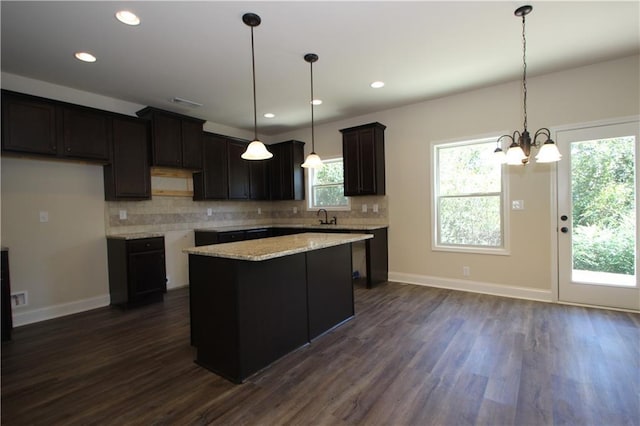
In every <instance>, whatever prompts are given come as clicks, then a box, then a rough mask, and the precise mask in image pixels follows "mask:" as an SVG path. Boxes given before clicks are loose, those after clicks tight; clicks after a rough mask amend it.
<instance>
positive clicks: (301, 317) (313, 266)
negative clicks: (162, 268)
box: [184, 233, 373, 383]
mask: <svg viewBox="0 0 640 426" xmlns="http://www.w3.org/2000/svg"><path fill="white" fill-rule="evenodd" d="M369 238H373V236H372V235H371V234H352V233H349V234H338V233H335V234H333V233H303V234H296V235H288V236H281V237H272V238H262V239H258V240H250V241H239V242H233V243H225V244H215V245H208V246H200V247H193V248H188V249H185V250H184V252H185V253H188V254H189V296H190V304H191V338H192V344H193V346H195V348H196V352H197V353H196V363H198V364H199V365H201V366H203V367H205V368H207V369H209V370H211V371H213V372H215V373H217V374H219V375H221V376H223V377H226V378H227V379H229V380H231V381H233V382H236V383H242V381H244V380H245V379H246V378H247V377H249V376H250V375H252V374H254V373H255V372H257V371H259V370H261V369H262V368H264V367H267V366H268V365H269V364H271V363H272V362H274V361H275V360H277V359H279V358H280V357H282V356H284V355H286V354H287V353H289V352H291V351H293V350H295V349H297V348H299V347H301V346H303V345H305V344H308V343H309V342H311V341H312V340H313V339H315V338H317V337H318V336H320V335H322V334H323V333H325V332H327V331H328V330H330V329H332V328H334V327H336V326H337V325H339V324H341V323H343V322H345V321H347V320H349V319H350V318H352V317H353V315H354V300H353V285H352V281H351V243H354V242H357V241H363V240H367V239H369Z"/></svg>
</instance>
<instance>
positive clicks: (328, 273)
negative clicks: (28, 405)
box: [307, 244, 355, 340]
mask: <svg viewBox="0 0 640 426" xmlns="http://www.w3.org/2000/svg"><path fill="white" fill-rule="evenodd" d="M347 259H348V261H345V260H347ZM351 268H352V266H351V244H345V245H341V246H338V247H332V248H328V249H322V250H314V251H310V252H308V253H307V291H308V297H309V302H308V304H309V307H308V309H309V339H310V340H312V339H314V338H316V337H318V336H320V335H321V334H323V333H326V332H327V331H329V330H331V329H332V328H334V327H336V326H337V325H340V324H341V323H343V322H344V321H346V320H348V319H349V318H351V317H353V316H354V314H355V309H354V299H353V284H352V282H351Z"/></svg>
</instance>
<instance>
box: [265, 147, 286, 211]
mask: <svg viewBox="0 0 640 426" xmlns="http://www.w3.org/2000/svg"><path fill="white" fill-rule="evenodd" d="M269 151H271V152H272V153H273V157H272V158H271V159H270V160H269V166H268V168H269V186H270V194H271V199H272V200H282V199H283V198H282V196H283V195H282V192H283V188H282V185H283V181H282V167H283V166H282V162H283V161H284V159H283V158H282V157H283V152H284V147H283V145H282V144H274V145H271V146H270V147H269Z"/></svg>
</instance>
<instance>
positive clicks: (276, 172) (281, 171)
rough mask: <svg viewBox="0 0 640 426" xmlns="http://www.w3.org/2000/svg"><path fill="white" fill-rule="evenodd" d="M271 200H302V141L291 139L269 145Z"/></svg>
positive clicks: (303, 192) (303, 189)
mask: <svg viewBox="0 0 640 426" xmlns="http://www.w3.org/2000/svg"><path fill="white" fill-rule="evenodd" d="M269 150H271V152H273V158H272V159H271V160H269V161H270V163H269V180H270V184H271V199H272V200H304V194H305V188H304V169H303V168H302V166H301V165H302V163H303V162H304V142H301V141H296V140H291V141H286V142H280V143H276V144H272V145H269Z"/></svg>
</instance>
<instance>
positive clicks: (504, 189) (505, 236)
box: [430, 133, 511, 256]
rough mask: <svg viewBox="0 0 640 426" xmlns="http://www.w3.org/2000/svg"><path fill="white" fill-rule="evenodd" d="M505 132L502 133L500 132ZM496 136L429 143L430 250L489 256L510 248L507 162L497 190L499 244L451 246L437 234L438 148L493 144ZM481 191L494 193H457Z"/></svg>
mask: <svg viewBox="0 0 640 426" xmlns="http://www.w3.org/2000/svg"><path fill="white" fill-rule="evenodd" d="M501 134H504V133H501ZM498 137H499V135H494V134H491V135H485V136H475V137H470V138H464V139H455V140H447V141H436V142H432V144H431V145H432V146H431V148H432V157H431V166H432V167H431V170H432V176H431V177H432V179H431V185H430V186H431V235H432V238H431V249H432V250H433V251H444V252H454V253H474V254H492V255H503V256H506V255H509V254H511V251H510V233H509V229H510V226H509V211H510V209H509V208H508V206H509V179H508V177H509V174H508V168H507V166H506V165H504V164H503V165H502V166H501V168H500V181H501V191H500V202H501V209H500V220H501V231H502V246H501V247H493V246H480V245H464V244H460V245H457V244H456V245H451V244H442V243H440V242H439V236H440V223H441V221H440V216H439V211H438V206H439V197H440V196H439V183H440V176H439V163H438V160H439V156H438V154H439V149H441V148H453V147H456V146H469V145H477V144H487V145H488V146H489V143H491V144H493V145H495V143H496V140H497V139H498ZM493 148H494V147H492V148H489V149H490V151H493ZM484 194H493V193H486V192H485V193H483V192H477V193H475V192H474V193H469V194H461V195H460V196H464V197H472V196H478V195H480V196H481V195H484Z"/></svg>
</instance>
